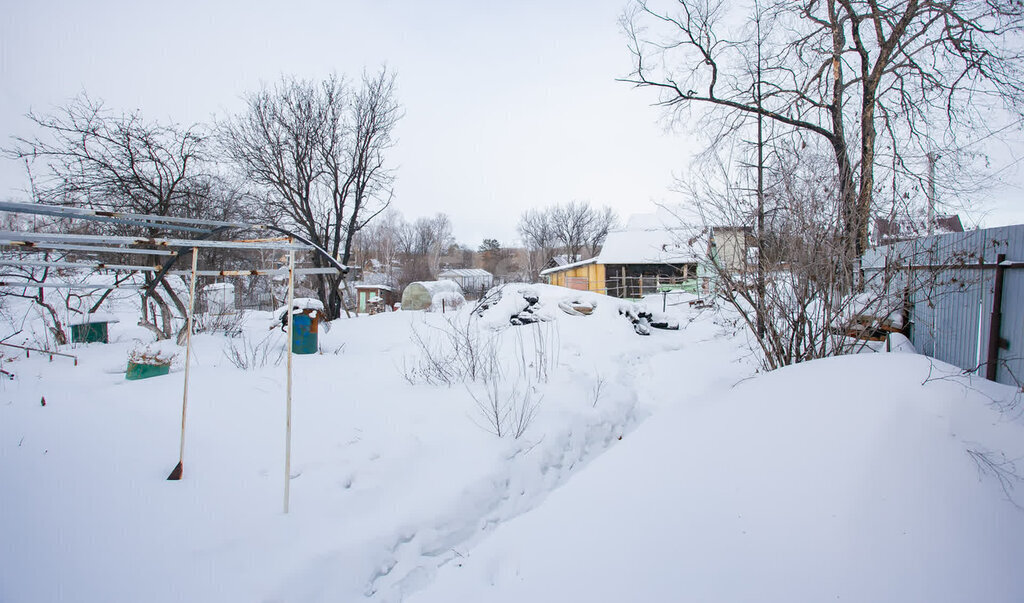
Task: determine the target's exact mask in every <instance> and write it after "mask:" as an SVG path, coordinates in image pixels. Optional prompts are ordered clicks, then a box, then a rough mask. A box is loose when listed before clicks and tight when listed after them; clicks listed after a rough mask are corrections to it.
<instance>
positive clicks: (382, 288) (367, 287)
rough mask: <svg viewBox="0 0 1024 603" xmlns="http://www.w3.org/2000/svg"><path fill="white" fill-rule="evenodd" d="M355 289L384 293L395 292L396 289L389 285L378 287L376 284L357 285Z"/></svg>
mask: <svg viewBox="0 0 1024 603" xmlns="http://www.w3.org/2000/svg"><path fill="white" fill-rule="evenodd" d="M355 288H356V289H381V290H383V291H394V290H395V289H394V287H390V286H388V285H378V284H375V283H356V284H355Z"/></svg>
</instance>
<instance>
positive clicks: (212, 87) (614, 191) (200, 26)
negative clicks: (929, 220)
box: [0, 0, 1024, 246]
mask: <svg viewBox="0 0 1024 603" xmlns="http://www.w3.org/2000/svg"><path fill="white" fill-rule="evenodd" d="M3 4H4V5H5V6H3V7H2V8H3V10H0V138H3V139H4V141H8V140H9V136H10V135H12V134H16V133H20V134H27V133H29V132H30V130H29V123H28V122H27V120H25V119H24V117H23V115H24V113H25V112H26V111H27V110H28V109H30V108H31V109H33V110H36V111H41V112H46V111H49V110H50V109H52V108H53V107H54V106H57V105H60V104H63V103H65V102H66V101H67V100H68V99H69V98H71V97H73V96H74V95H76V94H77V93H79V92H80V91H83V90H84V91H87V92H88V93H89V94H90V96H92V97H94V98H101V99H103V100H104V101H105V102H106V103H107V104H108V106H110V107H111V108H114V109H117V110H121V109H124V110H133V109H141V110H142V111H143V113H144V114H145V115H146V116H147V117H148V118H150V119H161V120H162V119H171V120H174V121H178V122H181V123H187V122H193V121H209V120H210V118H211V116H213V115H215V114H216V115H225V114H227V113H232V112H235V111H238V110H239V109H240V108H241V106H242V101H241V95H242V94H244V93H246V92H247V91H251V90H255V89H257V88H258V87H259V86H260V84H261V82H273V81H274V80H276V79H277V78H278V77H279V76H280V74H282V73H289V74H295V75H297V76H300V77H306V78H321V77H323V76H325V75H327V74H328V73H330V72H332V71H335V72H337V73H339V74H348V75H350V76H358V74H359V72H360V71H361V70H362V69H363V67H364V66H365V67H368V68H370V69H376V68H377V67H379V66H380V65H382V64H387V65H388V66H389V67H390V68H391V69H392V70H394V71H395V72H396V73H397V74H398V78H399V79H398V94H399V100H400V101H401V103H402V105H403V106H404V109H405V113H406V114H405V117H404V119H403V120H402V122H401V124H400V126H399V128H398V131H397V134H398V144H397V146H396V147H395V148H394V150H393V151H392V153H391V162H392V164H393V165H394V166H395V167H396V168H397V176H398V181H397V186H396V201H395V206H396V207H397V208H398V209H400V210H401V211H402V212H403V213H404V214H405V215H406V216H407V217H418V216H423V215H430V214H433V213H435V212H446V213H448V214H449V215H450V216H451V217H452V221H453V223H454V226H455V235H456V237H457V238H458V239H459V240H460V241H462V242H465V243H467V244H470V245H473V246H475V245H478V244H479V243H480V241H481V240H482V239H483V238H484V237H494V238H498V239H499V240H501V241H502V242H505V243H510V242H512V241H514V239H515V238H516V234H515V223H516V221H517V219H518V216H519V214H520V213H521V212H522V211H523V210H524V209H526V208H529V207H535V206H541V205H546V204H551V203H557V202H564V201H570V200H588V201H590V202H591V203H593V204H595V205H606V204H607V205H611V206H612V207H614V208H615V209H616V210H617V211H618V212H619V213H620V215H622V217H623V218H626V217H628V215H629V214H631V213H635V212H650V211H653V210H654V208H655V206H654V202H660V201H680V199H679V198H678V197H676V196H674V194H673V193H671V192H669V190H668V188H669V186H670V185H671V182H672V175H673V172H676V173H679V172H681V171H683V170H684V169H685V164H686V160H687V157H688V156H689V155H690V153H691V152H692V149H691V148H689V146H692V145H688V144H687V140H686V136H685V135H684V134H679V133H677V134H666V133H664V131H663V128H662V126H661V125H659V123H658V122H659V117H660V116H661V112H660V111H659V110H658V109H657V108H654V107H651V106H650V104H651V102H652V101H653V97H652V96H651V93H650V92H647V91H637V90H633V89H631V88H630V87H629V86H628V85H626V84H623V83H619V82H616V81H615V78H616V77H619V76H622V75H624V74H625V73H627V72H628V70H629V54H628V51H627V50H626V46H625V40H624V38H623V37H622V35H621V33H620V32H619V29H618V25H617V18H618V16H619V14H620V12H621V11H622V9H623V7H624V6H625V4H626V0H559V1H557V2H553V1H541V0H519V1H515V2H501V3H498V2H480V1H479V0H477V1H469V0H435V1H433V2H422V1H415V0H339V1H337V2H320V3H315V2H305V3H298V2H295V3H284V2H263V1H246V2H193V1H177V2H163V3H146V2H140V1H138V0H134V1H125V0H121V1H109V0H105V1H102V2H101V1H92V2H80V1H78V2H74V1H65V2H50V1H46V0H40V1H36V2H15V1H13V0H3ZM4 144H6V142H4ZM1016 180H1017V181H1018V182H1019V180H1020V179H1019V178H1017V179H1016ZM24 187H25V180H24V176H23V169H22V168H21V166H19V165H18V164H17V163H16V162H14V161H10V160H7V159H3V160H0V197H9V196H14V195H17V191H18V189H22V188H24ZM1022 197H1024V195H1021V194H1020V189H1019V188H1018V189H1016V191H1010V192H1006V191H1004V192H1003V193H1001V194H1000V197H999V198H1000V199H1001V200H1002V201H1001V202H1002V203H1003V204H1005V205H1006V206H1007V207H1008V208H1010V209H1007V208H998V207H997V208H996V211H995V212H994V213H993V214H991V215H990V217H989V218H988V219H987V220H986V223H987V224H988V225H995V224H1003V223H1008V222H1021V221H1024V198H1022Z"/></svg>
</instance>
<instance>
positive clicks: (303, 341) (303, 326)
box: [292, 314, 318, 354]
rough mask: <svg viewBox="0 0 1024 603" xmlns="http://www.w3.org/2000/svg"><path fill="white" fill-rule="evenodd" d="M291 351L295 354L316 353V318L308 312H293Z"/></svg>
mask: <svg viewBox="0 0 1024 603" xmlns="http://www.w3.org/2000/svg"><path fill="white" fill-rule="evenodd" d="M292 326H293V328H294V331H293V333H292V352H293V353H295V354H316V352H317V330H318V329H317V326H318V325H317V320H316V319H315V318H313V317H311V316H310V315H309V314H293V315H292Z"/></svg>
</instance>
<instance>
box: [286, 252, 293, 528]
mask: <svg viewBox="0 0 1024 603" xmlns="http://www.w3.org/2000/svg"><path fill="white" fill-rule="evenodd" d="M293 303H295V251H294V250H289V251H288V305H287V306H286V309H285V311H286V312H288V343H287V345H288V389H287V395H286V403H285V406H286V409H287V410H286V420H285V432H284V512H285V513H287V512H288V496H289V494H290V490H291V471H292V337H293V335H292V333H293V329H294V328H295V314H294V313H293V312H292V304H293Z"/></svg>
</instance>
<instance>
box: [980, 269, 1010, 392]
mask: <svg viewBox="0 0 1024 603" xmlns="http://www.w3.org/2000/svg"><path fill="white" fill-rule="evenodd" d="M1004 261H1006V254H1004V253H1000V254H998V255H997V256H996V282H995V291H994V292H993V295H992V320H991V322H989V330H988V360H987V361H986V365H985V378H986V379H988V380H989V381H995V380H996V374H997V371H998V370H999V348H1001V347H1003V346H1002V344H1003V338H1002V336H1001V335H1000V331H1001V330H1002V327H1003V272H1004V268H1003V266H1002V263H1003V262H1004Z"/></svg>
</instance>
